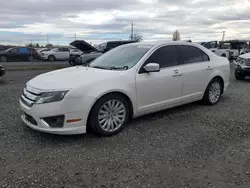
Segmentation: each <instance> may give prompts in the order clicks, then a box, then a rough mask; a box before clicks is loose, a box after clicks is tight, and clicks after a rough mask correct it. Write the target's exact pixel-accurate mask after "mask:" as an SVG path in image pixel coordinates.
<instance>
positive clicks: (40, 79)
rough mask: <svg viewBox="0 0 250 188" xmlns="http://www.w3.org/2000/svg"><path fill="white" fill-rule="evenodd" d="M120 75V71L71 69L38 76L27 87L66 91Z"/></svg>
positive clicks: (88, 68) (84, 68)
mask: <svg viewBox="0 0 250 188" xmlns="http://www.w3.org/2000/svg"><path fill="white" fill-rule="evenodd" d="M120 73H121V71H114V70H103V69H96V68H91V67H83V66H79V67H71V68H65V69H60V70H56V71H52V72H48V73H45V74H41V75H38V76H36V77H35V78H33V79H31V80H30V81H29V82H28V83H27V85H29V86H30V87H33V88H36V89H39V90H44V91H54V90H67V89H74V88H78V87H82V86H84V85H89V84H94V83H95V82H99V81H101V80H105V79H109V78H113V77H116V76H117V75H119V74H120Z"/></svg>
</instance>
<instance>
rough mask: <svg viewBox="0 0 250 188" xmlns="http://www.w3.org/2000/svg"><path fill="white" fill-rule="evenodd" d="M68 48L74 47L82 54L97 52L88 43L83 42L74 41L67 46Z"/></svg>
mask: <svg viewBox="0 0 250 188" xmlns="http://www.w3.org/2000/svg"><path fill="white" fill-rule="evenodd" d="M69 45H70V46H74V47H76V48H77V49H79V50H81V51H82V52H87V53H90V52H98V50H97V49H96V48H95V47H93V46H91V45H90V44H89V43H87V42H85V41H84V40H75V41H74V42H71V43H70V44H69Z"/></svg>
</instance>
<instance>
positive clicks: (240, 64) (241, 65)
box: [234, 53, 250, 80]
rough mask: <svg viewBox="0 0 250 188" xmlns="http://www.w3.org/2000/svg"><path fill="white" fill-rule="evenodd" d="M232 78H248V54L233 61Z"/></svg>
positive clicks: (249, 65)
mask: <svg viewBox="0 0 250 188" xmlns="http://www.w3.org/2000/svg"><path fill="white" fill-rule="evenodd" d="M234 65H235V72H234V76H235V79H236V80H244V79H245V78H246V76H250V53H246V54H243V55H240V56H239V57H238V58H237V59H236V60H235V61H234Z"/></svg>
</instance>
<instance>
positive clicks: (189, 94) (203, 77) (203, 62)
mask: <svg viewBox="0 0 250 188" xmlns="http://www.w3.org/2000/svg"><path fill="white" fill-rule="evenodd" d="M178 54H179V57H180V59H179V62H180V66H179V71H180V72H181V73H182V78H183V94H182V95H183V96H182V102H183V103H188V102H192V101H196V100H199V99H201V98H202V97H203V94H204V91H205V90H206V87H207V85H208V83H209V79H211V74H212V70H213V65H212V64H211V63H210V60H209V57H208V55H207V54H205V52H203V51H202V50H200V49H199V48H197V47H194V46H185V45H180V46H178Z"/></svg>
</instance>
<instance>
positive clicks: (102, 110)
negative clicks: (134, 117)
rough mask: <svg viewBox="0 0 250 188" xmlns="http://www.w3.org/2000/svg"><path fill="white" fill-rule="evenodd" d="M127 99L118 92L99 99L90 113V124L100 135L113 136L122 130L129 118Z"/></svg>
mask: <svg viewBox="0 0 250 188" xmlns="http://www.w3.org/2000/svg"><path fill="white" fill-rule="evenodd" d="M129 110H130V109H129V105H128V102H127V100H126V99H125V98H124V97H123V96H121V95H118V94H110V95H106V96H104V97H102V98H101V99H99V100H98V101H97V102H96V104H95V105H94V106H93V108H92V110H91V114H90V119H89V120H90V121H89V123H90V126H91V128H92V130H93V131H94V132H95V133H96V134H98V135H100V136H111V135H114V134H116V133H118V132H120V131H121V130H122V128H123V127H124V126H125V125H126V124H127V123H128V120H129V114H130V113H129Z"/></svg>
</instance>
